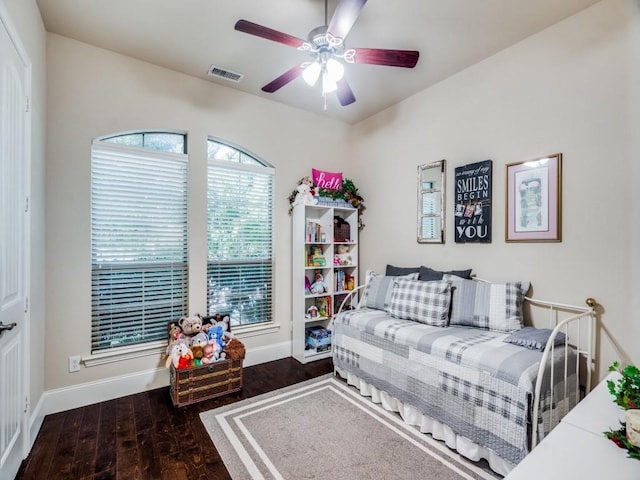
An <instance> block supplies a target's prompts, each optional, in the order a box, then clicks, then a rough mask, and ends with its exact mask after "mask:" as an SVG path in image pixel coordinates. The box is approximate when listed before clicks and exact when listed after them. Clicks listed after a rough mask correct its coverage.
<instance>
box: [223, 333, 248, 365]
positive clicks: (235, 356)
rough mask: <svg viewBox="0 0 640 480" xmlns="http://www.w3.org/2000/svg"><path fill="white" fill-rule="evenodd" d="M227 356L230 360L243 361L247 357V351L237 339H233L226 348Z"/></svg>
mask: <svg viewBox="0 0 640 480" xmlns="http://www.w3.org/2000/svg"><path fill="white" fill-rule="evenodd" d="M225 350H226V352H227V356H228V358H229V359H230V360H242V359H243V358H244V357H245V354H246V349H245V348H244V344H243V343H242V342H241V341H240V340H238V339H237V338H232V339H231V340H229V342H228V343H227V346H226V347H225Z"/></svg>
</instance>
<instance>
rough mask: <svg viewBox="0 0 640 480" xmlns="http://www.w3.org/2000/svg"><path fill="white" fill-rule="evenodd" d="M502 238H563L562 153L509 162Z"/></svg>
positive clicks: (542, 239)
mask: <svg viewBox="0 0 640 480" xmlns="http://www.w3.org/2000/svg"><path fill="white" fill-rule="evenodd" d="M506 184H507V188H506V203H507V205H506V209H505V212H506V214H505V216H506V219H505V220H506V221H505V241H507V242H561V241H562V154H561V153H556V154H554V155H549V156H548V157H542V158H537V159H535V160H530V161H526V162H518V163H510V164H508V165H507V174H506Z"/></svg>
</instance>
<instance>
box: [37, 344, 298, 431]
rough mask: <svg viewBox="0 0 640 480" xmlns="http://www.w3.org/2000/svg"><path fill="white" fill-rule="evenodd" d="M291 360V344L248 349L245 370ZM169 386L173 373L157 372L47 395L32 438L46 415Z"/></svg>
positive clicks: (163, 369)
mask: <svg viewBox="0 0 640 480" xmlns="http://www.w3.org/2000/svg"><path fill="white" fill-rule="evenodd" d="M290 356H291V342H290V341H287V342H282V343H278V344H275V345H268V346H265V347H257V348H251V349H247V354H246V358H245V360H244V364H243V365H244V366H245V367H250V366H252V365H259V364H261V363H267V362H271V361H273V360H279V359H281V358H286V357H290ZM168 385H169V370H168V369H166V368H153V369H150V370H143V371H140V372H135V373H131V374H127V375H121V376H117V377H110V378H104V379H100V380H95V381H93V382H87V383H81V384H79V385H73V386H71V387H64V388H56V389H53V390H47V391H46V392H44V394H43V395H42V397H41V398H40V401H39V402H38V404H37V405H36V408H35V409H34V410H33V412H32V414H31V419H30V423H31V438H32V439H35V438H36V436H37V434H38V431H39V430H40V426H41V425H42V422H43V420H44V417H45V415H49V414H52V413H57V412H62V411H64V410H71V409H72V408H78V407H84V406H86V405H91V404H93V403H98V402H104V401H107V400H113V399H114V398H119V397H124V396H126V395H133V394H136V393H140V392H145V391H147V390H153V389H155V388H162V387H166V386H168Z"/></svg>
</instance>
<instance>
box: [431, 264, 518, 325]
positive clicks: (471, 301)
mask: <svg viewBox="0 0 640 480" xmlns="http://www.w3.org/2000/svg"><path fill="white" fill-rule="evenodd" d="M443 280H448V281H450V282H451V284H452V286H453V294H452V300H451V321H450V325H465V326H468V327H476V328H484V329H485V330H493V331H496V332H507V333H509V332H515V331H516V330H520V329H521V328H522V325H523V318H522V302H523V298H524V296H525V294H526V293H527V291H528V290H529V282H507V283H488V282H480V281H477V280H465V279H462V278H459V277H455V276H452V275H445V276H444V278H443Z"/></svg>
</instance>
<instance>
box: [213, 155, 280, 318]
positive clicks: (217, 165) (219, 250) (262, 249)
mask: <svg viewBox="0 0 640 480" xmlns="http://www.w3.org/2000/svg"><path fill="white" fill-rule="evenodd" d="M273 178H274V170H273V168H271V167H267V166H262V165H260V164H259V163H258V162H255V164H251V163H240V162H237V161H234V160H215V159H209V166H208V180H207V183H208V191H207V236H208V239H207V240H208V241H207V246H208V255H207V304H208V305H207V307H208V311H209V313H218V312H224V313H229V314H230V315H231V323H232V325H248V324H257V323H264V322H270V321H272V299H273V278H272V277H273Z"/></svg>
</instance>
